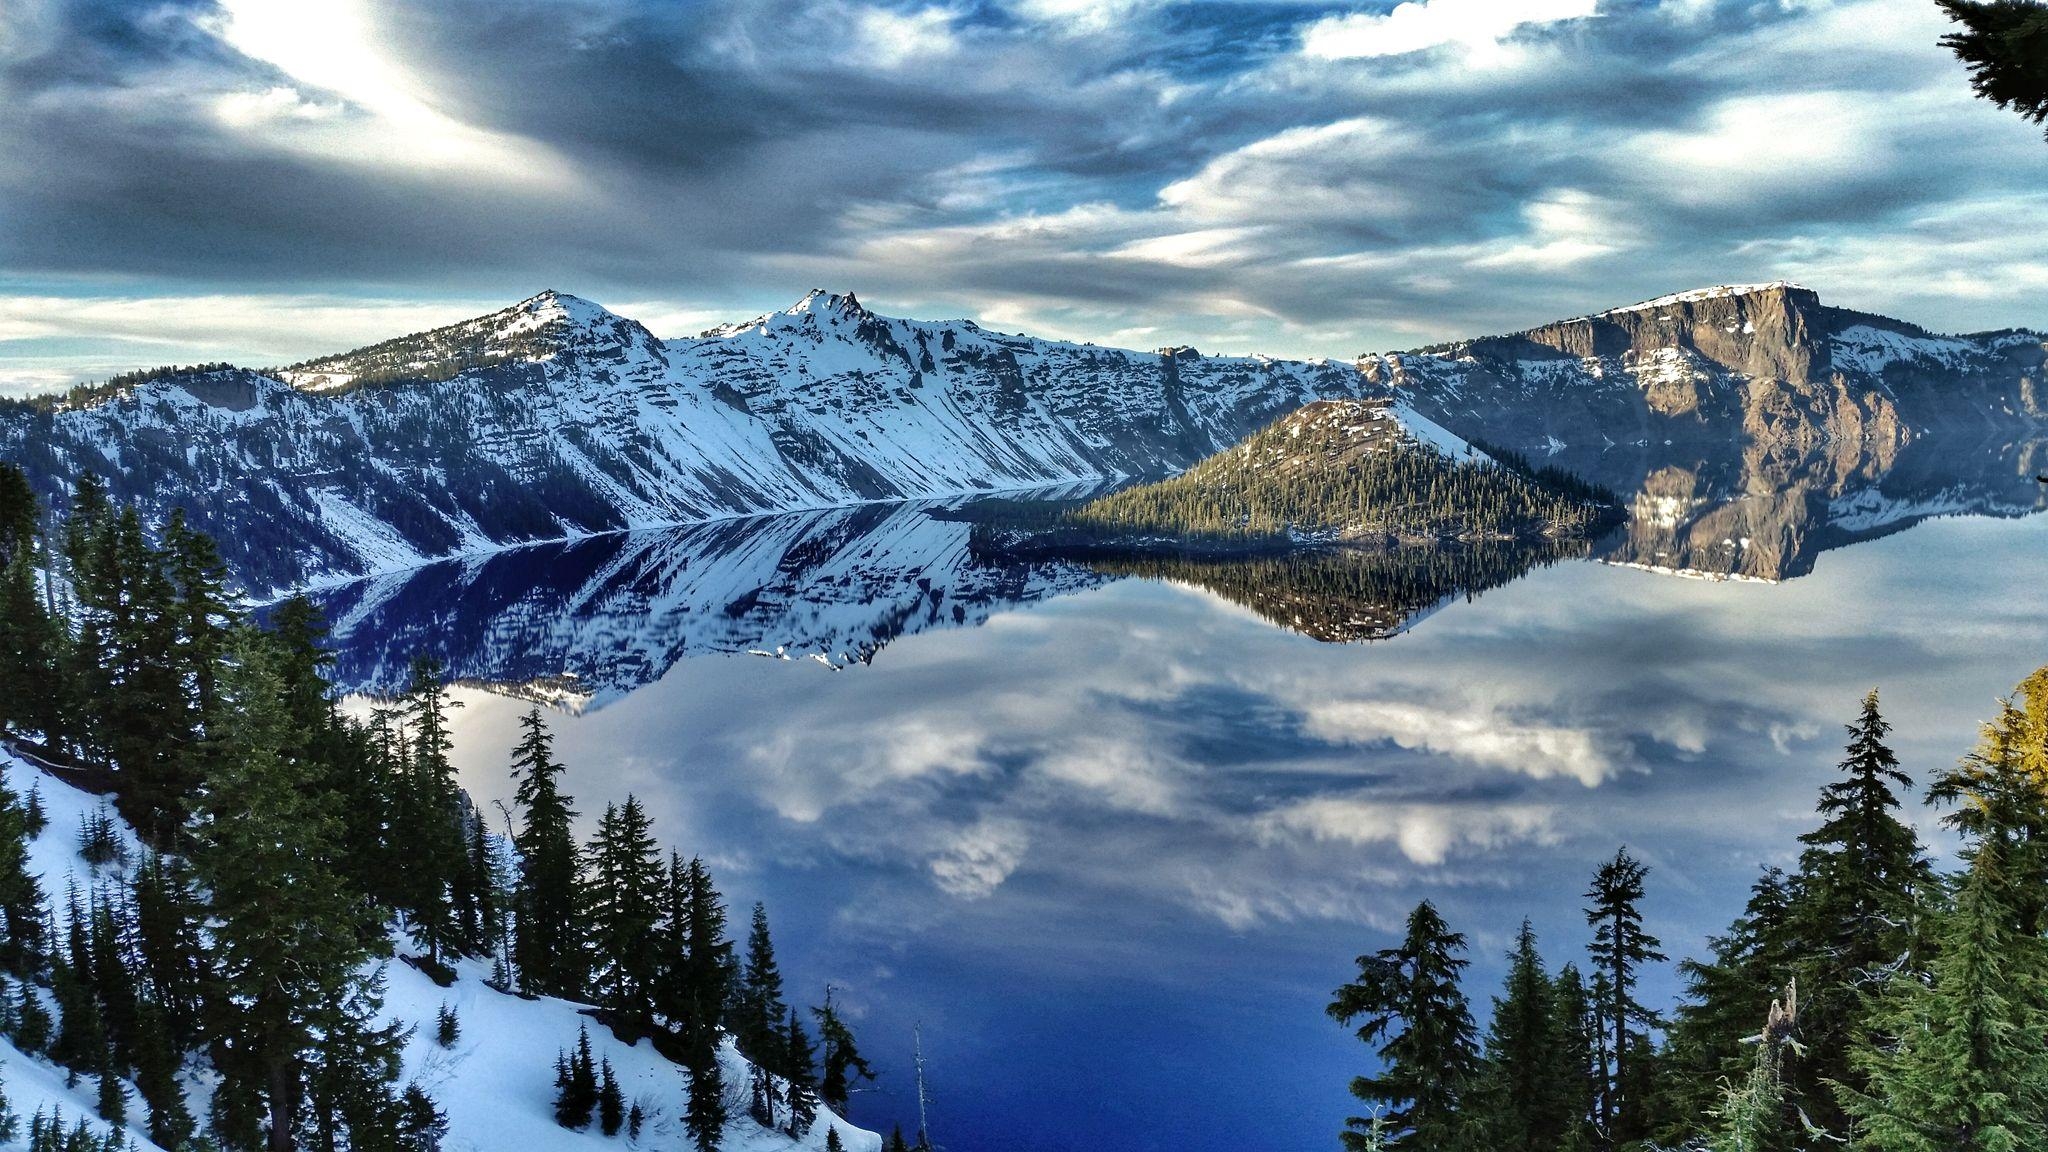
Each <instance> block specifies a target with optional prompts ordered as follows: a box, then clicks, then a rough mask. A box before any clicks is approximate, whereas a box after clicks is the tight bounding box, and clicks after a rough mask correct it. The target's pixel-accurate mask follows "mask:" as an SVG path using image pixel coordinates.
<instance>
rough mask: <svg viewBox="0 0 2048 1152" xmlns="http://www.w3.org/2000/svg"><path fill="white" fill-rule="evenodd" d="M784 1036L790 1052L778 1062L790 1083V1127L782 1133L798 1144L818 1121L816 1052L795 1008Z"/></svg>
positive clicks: (791, 1012)
mask: <svg viewBox="0 0 2048 1152" xmlns="http://www.w3.org/2000/svg"><path fill="white" fill-rule="evenodd" d="M787 1032H788V1036H789V1050H788V1053H787V1054H786V1055H785V1056H784V1057H783V1058H782V1060H781V1061H780V1062H779V1063H780V1065H781V1067H780V1069H779V1071H780V1072H781V1074H782V1076H783V1078H784V1079H785V1080H787V1081H788V1082H789V1126H788V1127H787V1128H786V1129H785V1131H787V1132H788V1133H789V1136H790V1139H792V1140H801V1139H803V1138H804V1135H805V1134H806V1133H808V1132H809V1131H810V1130H811V1125H812V1124H813V1123H815V1122H816V1121H817V1118H818V1082H817V1071H816V1068H815V1065H816V1063H817V1052H816V1051H815V1050H814V1049H813V1048H812V1047H811V1038H810V1037H809V1036H807V1035H805V1034H804V1025H803V1021H801V1020H799V1019H797V1014H796V1009H794V1008H792V1009H790V1010H789V1026H788V1029H787Z"/></svg>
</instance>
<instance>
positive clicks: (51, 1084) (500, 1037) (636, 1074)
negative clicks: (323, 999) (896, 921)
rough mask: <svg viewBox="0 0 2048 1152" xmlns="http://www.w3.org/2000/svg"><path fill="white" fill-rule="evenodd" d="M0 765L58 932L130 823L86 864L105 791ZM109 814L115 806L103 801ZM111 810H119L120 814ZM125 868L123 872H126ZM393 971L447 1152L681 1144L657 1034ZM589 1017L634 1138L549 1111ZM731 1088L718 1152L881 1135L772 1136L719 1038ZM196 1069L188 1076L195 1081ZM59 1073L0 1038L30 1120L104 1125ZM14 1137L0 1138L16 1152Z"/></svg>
mask: <svg viewBox="0 0 2048 1152" xmlns="http://www.w3.org/2000/svg"><path fill="white" fill-rule="evenodd" d="M0 774H4V776H5V779H6V781H7V785H8V787H10V788H12V789H13V790H14V791H15V792H16V794H18V795H23V796H25V795H27V794H28V791H29V789H30V788H31V787H35V788H37V789H38V790H39V792H40V794H41V797H42V802H43V808H44V811H45V812H46V813H47V815H48V817H49V824H48V826H47V827H46V828H45V829H44V830H43V833H42V835H41V836H39V837H37V838H36V839H35V841H33V842H32V843H31V845H30V849H29V868H30V871H31V872H33V873H35V874H36V875H37V876H38V877H39V878H40V879H41V882H42V885H43V891H44V893H45V895H46V896H49V897H50V898H51V900H52V904H53V906H54V908H55V910H56V913H57V916H58V920H59V923H58V924H57V931H58V933H59V935H60V936H61V934H62V932H63V930H64V925H63V923H62V915H63V909H64V893H65V891H66V888H67V886H68V885H71V884H76V885H77V886H78V887H79V889H80V890H81V891H86V890H89V888H90V886H91V884H92V882H93V879H94V877H95V875H107V874H108V872H107V869H114V870H123V869H125V868H126V867H128V866H129V865H131V864H133V863H135V862H138V861H139V860H140V858H141V849H140V846H139V844H138V843H137V841H136V840H135V838H134V836H133V834H132V833H130V832H128V830H127V829H126V828H125V827H122V828H121V829H120V831H121V834H122V839H123V844H124V846H125V848H126V861H122V862H116V863H115V864H111V865H108V866H106V867H105V868H102V869H99V870H98V871H97V873H96V871H95V869H94V868H93V867H92V866H90V865H88V864H87V863H86V861H85V860H84V859H83V858H82V857H80V856H79V854H78V850H77V842H78V829H79V825H80V822H81V821H82V820H83V819H84V818H85V817H86V816H88V815H90V814H92V813H94V812H97V811H99V810H100V809H101V807H102V804H103V801H102V800H101V798H100V797H97V796H93V795H91V794H89V793H86V792H83V791H80V790H79V789H77V788H74V787H72V786H70V785H69V784H65V783H62V782H60V781H58V780H56V779H54V778H52V777H50V776H49V775H47V774H45V773H43V772H41V771H38V770H37V769H35V768H33V767H31V766H29V765H27V764H24V763H22V762H21V761H20V760H18V759H16V758H15V757H13V756H11V755H8V754H7V753H5V752H0ZM109 810H110V811H111V807H110V806H109ZM117 819H118V818H117ZM124 874H125V873H124ZM384 971H385V975H386V978H387V981H388V984H387V987H386V995H385V1000H384V1010H383V1018H384V1019H386V1020H392V1019H396V1020H402V1021H405V1022H406V1023H408V1024H411V1025H414V1026H415V1029H414V1032H413V1035H412V1037H411V1039H410V1040H409V1042H408V1043H407V1046H406V1049H405V1070H404V1073H403V1074H402V1075H403V1079H406V1080H416V1081H418V1082H419V1083H420V1085H421V1086H422V1087H424V1088H426V1089H427V1091H428V1092H429V1093H430V1094H431V1095H432V1096H433V1097H434V1100H435V1102H436V1103H437V1104H438V1105H440V1107H441V1109H442V1110H443V1111H444V1112H446V1113H447V1115H448V1136H447V1139H446V1140H445V1141H444V1143H443V1148H444V1149H446V1150H447V1152H501V1150H504V1149H513V1148H516V1149H521V1150H522V1152H600V1150H618V1149H623V1148H627V1147H638V1148H641V1149H663V1150H665V1149H677V1150H680V1149H683V1148H685V1147H687V1146H688V1141H687V1138H686V1135H685V1133H684V1131H683V1127H682V1119H681V1116H682V1105H683V1101H684V1098H685V1093H686V1091H687V1088H688V1074H687V1073H685V1072H684V1071H683V1070H682V1069H680V1068H678V1067H677V1066H676V1065H674V1064H671V1063H669V1062H668V1061H667V1060H666V1059H664V1058H663V1057H661V1056H660V1055H659V1054H657V1053H656V1052H655V1051H654V1047H653V1044H652V1042H651V1041H642V1042H641V1043H640V1044H637V1045H627V1044H622V1043H620V1042H619V1041H618V1040H617V1039H616V1038H615V1037H613V1036H612V1034H611V1033H610V1032H609V1031H608V1030H607V1029H605V1028H602V1027H600V1026H598V1025H597V1024H595V1023H594V1022H592V1021H591V1020H590V1019H589V1018H588V1017H586V1016H584V1015H582V1014H581V1009H582V1008H583V1006H582V1005H577V1004H572V1003H570V1002H568V1001H564V1000H556V999H552V998H542V999H537V1000H526V999H523V998H521V997H517V996H511V995H507V994H505V993H501V992H497V991H495V990H493V989H491V988H490V987H488V986H487V985H486V984H485V983H484V981H485V978H486V977H487V976H488V974H489V969H488V965H483V964H480V963H475V962H464V963H461V964H459V965H457V973H458V978H457V980H456V982H455V983H454V984H453V985H452V986H451V987H448V988H441V987H439V986H437V985H435V984H434V983H433V982H432V981H431V980H429V979H427V977H426V976H424V975H423V974H421V973H420V972H419V971H418V970H416V969H414V968H413V967H411V966H410V965H407V964H403V963H399V962H392V963H389V964H386V965H384ZM443 1005H447V1006H450V1007H453V1008H454V1009H455V1011H456V1014H457V1018H458V1019H459V1021H460V1023H461V1035H460V1036H459V1037H458V1038H457V1040H456V1043H455V1044H454V1045H453V1046H452V1047H451V1048H442V1047H441V1046H440V1045H439V1044H438V1043H436V1041H435V1039H434V1036H433V1032H434V1019H435V1016H436V1014H437V1013H438V1012H439V1010H440V1009H441V1007H442V1006H443ZM586 1025H587V1026H588V1027H589V1031H590V1039H591V1046H592V1051H593V1054H594V1055H595V1056H596V1057H597V1058H598V1059H600V1060H605V1059H608V1060H610V1061H611V1063H612V1068H613V1070H614V1072H615V1074H616V1075H617V1076H618V1078H619V1083H620V1087H621V1088H622V1089H623V1090H624V1092H625V1096H626V1102H627V1106H628V1107H629V1108H630V1107H631V1105H632V1104H633V1103H634V1102H636V1101H637V1102H638V1103H639V1104H640V1105H641V1108H642V1110H643V1111H644V1112H645V1113H646V1115H647V1121H646V1125H645V1127H644V1129H643V1130H642V1134H641V1139H640V1141H639V1143H638V1144H637V1145H629V1144H628V1142H627V1140H626V1138H625V1136H624V1134H623V1133H622V1134H621V1135H619V1136H617V1137H609V1138H608V1137H606V1136H604V1135H603V1134H602V1133H601V1132H599V1131H598V1130H597V1128H596V1126H595V1125H593V1126H592V1127H591V1128H590V1129H589V1130H587V1131H571V1130H568V1129H565V1128H562V1127H561V1126H559V1125H557V1124H556V1123H555V1120H554V1115H553V1100H554V1060H555V1054H556V1053H557V1052H558V1051H562V1050H565V1049H570V1048H573V1047H575V1044H576V1038H577V1032H578V1029H579V1028H580V1027H583V1026H586ZM719 1060H720V1063H721V1065H722V1066H723V1071H724V1077H725V1082H726V1084H727V1113H728V1117H729V1118H728V1120H727V1123H726V1135H725V1139H724V1142H723V1144H722V1148H723V1149H724V1150H725V1152H795V1150H797V1149H805V1150H813V1152H815V1150H820V1149H823V1148H824V1146H825V1135H826V1130H827V1128H828V1126H829V1127H831V1128H836V1129H837V1130H838V1132H839V1138H840V1140H841V1141H842V1143H844V1145H845V1147H846V1148H847V1149H848V1152H877V1150H878V1149H880V1147H881V1143H882V1139H881V1137H880V1136H878V1135H876V1134H875V1133H872V1132H867V1131H864V1130H862V1129H859V1128H856V1127H854V1126H852V1125H851V1124H848V1123H847V1122H846V1121H845V1120H843V1119H841V1118H839V1117H838V1116H835V1115H833V1114H832V1113H831V1111H830V1110H829V1109H825V1108H823V1107H821V1108H820V1109H819V1113H818V1122H817V1124H816V1125H815V1126H814V1127H813V1128H812V1129H811V1131H810V1132H809V1133H808V1134H807V1136H806V1137H805V1139H803V1140H802V1141H793V1140H791V1139H789V1138H788V1137H787V1136H785V1135H783V1134H782V1133H780V1132H775V1131H771V1130H767V1129H763V1128H761V1127H760V1126H759V1125H758V1124H756V1123H755V1122H754V1120H753V1119H752V1117H750V1116H749V1115H748V1114H747V1102H746V1100H745V1099H744V1096H745V1088H746V1085H747V1083H748V1082H749V1078H750V1076H751V1070H750V1069H751V1066H750V1065H748V1064H747V1063H746V1061H745V1059H744V1058H743V1057H741V1056H740V1054H739V1051H738V1050H737V1049H736V1048H735V1047H733V1045H732V1043H731V1041H729V1040H728V1041H727V1042H726V1044H725V1046H724V1048H723V1049H722V1050H721V1051H720V1053H719ZM195 1079H196V1078H195ZM64 1081H65V1072H64V1070H63V1069H61V1068H57V1067H54V1066H52V1065H51V1064H49V1063H48V1062H47V1061H44V1060H41V1059H39V1058H37V1057H32V1056H28V1055H24V1054H23V1053H21V1052H19V1051H17V1050H16V1049H14V1048H13V1047H12V1046H11V1045H9V1044H7V1043H6V1041H5V1040H4V1039H0V1082H4V1083H5V1085H6V1089H7V1096H8V1099H9V1102H10V1104H11V1105H12V1107H13V1109H14V1111H15V1112H16V1113H17V1114H19V1115H20V1116H22V1117H23V1118H24V1119H23V1123H24V1132H23V1135H24V1136H25V1134H26V1130H25V1125H26V1118H27V1117H28V1116H31V1115H33V1114H34V1113H35V1111H36V1110H37V1109H38V1108H42V1109H44V1110H46V1111H47V1110H50V1109H54V1108H58V1107H61V1108H62V1109H63V1111H64V1115H65V1117H66V1123H67V1125H68V1124H69V1123H70V1121H71V1120H72V1119H73V1118H75V1117H78V1116H81V1115H82V1116H86V1117H88V1118H90V1119H91V1120H92V1122H93V1127H94V1130H95V1131H104V1130H105V1129H106V1125H105V1124H103V1123H99V1122H98V1120H97V1116H96V1114H95V1113H94V1108H95V1106H96V1100H97V1087H96V1083H95V1082H94V1081H93V1080H91V1079H90V1078H84V1079H81V1080H80V1082H79V1083H78V1085H76V1086H75V1087H72V1088H66V1087H65V1086H64ZM129 1099H130V1104H129V1112H130V1120H131V1122H132V1123H134V1124H138V1125H139V1124H141V1123H142V1121H143V1118H144V1115H143V1114H144V1112H145V1108H144V1106H143V1104H142V1102H141V1098H140V1096H139V1095H138V1094H137V1093H136V1092H135V1090H134V1088H133V1086H132V1085H131V1086H130V1092H129ZM193 1103H194V1106H193V1114H194V1115H195V1116H199V1117H204V1116H205V1114H206V1109H205V1106H204V1101H203V1099H198V1098H195V1100H194V1102H193ZM130 1135H131V1136H133V1138H134V1139H135V1142H136V1145H137V1147H138V1148H139V1149H141V1150H142V1152H152V1150H155V1149H156V1145H154V1144H151V1143H150V1142H149V1141H148V1140H147V1139H146V1136H145V1133H144V1132H143V1131H142V1130H140V1129H139V1128H136V1129H132V1130H131V1132H130ZM17 1146H19V1145H18V1144H0V1149H13V1148H15V1147H17Z"/></svg>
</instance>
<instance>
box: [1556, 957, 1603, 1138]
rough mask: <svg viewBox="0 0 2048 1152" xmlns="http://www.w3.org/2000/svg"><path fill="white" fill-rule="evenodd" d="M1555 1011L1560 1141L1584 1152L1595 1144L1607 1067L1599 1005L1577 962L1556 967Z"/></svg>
mask: <svg viewBox="0 0 2048 1152" xmlns="http://www.w3.org/2000/svg"><path fill="white" fill-rule="evenodd" d="M1552 987H1553V994H1552V1010H1553V1011H1554V1012H1555V1013H1556V1014H1557V1018H1556V1029H1557V1033H1556V1034H1557V1038H1558V1061H1557V1062H1558V1085H1559V1092H1560V1099H1559V1112H1560V1114H1561V1115H1562V1116H1563V1117H1564V1121H1565V1129H1564V1133H1563V1135H1562V1137H1561V1138H1560V1139H1559V1141H1558V1145H1557V1146H1558V1148H1559V1149H1560V1150H1561V1152H1585V1150H1587V1149H1591V1148H1593V1147H1594V1146H1595V1145H1596V1144H1597V1143H1598V1139H1597V1131H1596V1129H1595V1128H1594V1121H1595V1118H1596V1116H1597V1114H1598V1110H1599V1100H1600V1088H1601V1085H1602V1083H1603V1082H1604V1078H1605V1075H1606V1068H1605V1065H1603V1064H1602V1063H1601V1062H1600V1049H1601V1044H1600V1037H1601V1035H1602V1034H1603V1032H1604V1030H1603V1029H1602V1028H1601V1025H1600V1011H1599V1007H1598V1005H1597V1004H1596V1003H1595V1002H1594V999H1593V997H1592V995H1591V993H1589V992H1588V991H1587V989H1586V982H1585V979H1584V978H1583V977H1582V976H1580V975H1579V967H1578V965H1576V964H1566V965H1565V966H1564V967H1563V968H1561V969H1559V970H1558V973H1557V980H1556V982H1555V983H1554V984H1553V986H1552Z"/></svg>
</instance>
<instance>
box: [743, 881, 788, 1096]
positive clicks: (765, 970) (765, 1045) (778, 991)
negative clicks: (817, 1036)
mask: <svg viewBox="0 0 2048 1152" xmlns="http://www.w3.org/2000/svg"><path fill="white" fill-rule="evenodd" d="M788 1011H789V1008H788V1005H786V1004H784V1003H783V1001H782V970H781V969H780V968H779V967H777V966H776V963H775V942H774V940H773V939H771V938H770V936H769V932H768V909H767V907H766V906H764V905H762V904H761V903H759V902H758V901H757V902H756V903H755V904H754V918H753V923H752V925H751V926H750V927H749V928H748V930H747V958H746V962H745V965H744V967H743V968H742V969H741V972H740V983H739V989H738V1009H737V1011H736V1012H735V1013H734V1018H733V1032H734V1034H735V1035H736V1036H737V1037H738V1039H739V1044H740V1051H741V1052H743V1053H745V1054H746V1055H747V1056H748V1058H750V1059H752V1060H754V1061H755V1062H756V1063H757V1064H758V1063H762V1062H764V1061H765V1062H767V1063H770V1064H772V1063H774V1062H775V1061H776V1060H777V1059H778V1058H779V1057H780V1054H781V1053H782V1051H783V1050H784V1049H785V1048H786V1047H787V1042H786V1041H785V1039H784V1037H783V1035H782V1022H783V1019H784V1017H785V1016H786V1015H787V1014H788Z"/></svg>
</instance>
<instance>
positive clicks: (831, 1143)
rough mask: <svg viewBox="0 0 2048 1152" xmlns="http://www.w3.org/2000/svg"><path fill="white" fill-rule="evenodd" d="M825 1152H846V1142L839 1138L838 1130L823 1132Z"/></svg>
mask: <svg viewBox="0 0 2048 1152" xmlns="http://www.w3.org/2000/svg"><path fill="white" fill-rule="evenodd" d="M825 1152H846V1142H845V1141H843V1140H841V1139H840V1138H839V1129H837V1128H827V1129H826V1130H825Z"/></svg>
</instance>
